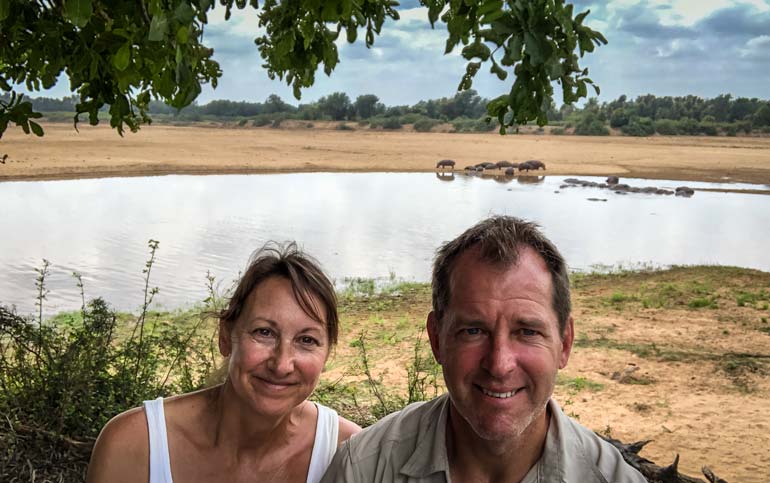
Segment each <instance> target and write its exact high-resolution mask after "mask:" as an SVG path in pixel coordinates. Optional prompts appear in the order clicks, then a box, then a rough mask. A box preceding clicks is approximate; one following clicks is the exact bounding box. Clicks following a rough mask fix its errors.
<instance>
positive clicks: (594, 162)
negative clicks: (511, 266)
mask: <svg viewBox="0 0 770 483" xmlns="http://www.w3.org/2000/svg"><path fill="white" fill-rule="evenodd" d="M44 128H45V130H46V134H45V136H44V137H42V138H35V137H31V136H25V135H24V134H23V133H21V132H16V131H11V132H9V133H7V134H6V136H5V137H4V139H3V150H2V151H3V152H4V153H8V154H9V159H8V160H7V161H6V163H5V164H3V165H0V182H2V181H42V180H63V179H80V178H104V177H137V176H165V175H175V174H179V175H217V174H281V173H308V172H346V173H348V172H350V173H369V172H399V173H402V172H419V173H431V172H435V163H436V161H438V160H439V159H442V158H448V159H455V160H456V161H457V165H456V169H455V173H456V174H462V172H463V167H464V166H466V165H471V164H478V163H480V162H483V161H493V162H494V161H499V160H501V159H507V160H510V161H512V162H522V161H524V160H526V159H540V160H542V161H543V162H544V163H545V164H546V166H547V170H546V171H537V172H532V173H530V174H532V175H546V176H549V175H557V176H609V175H615V176H619V177H621V178H641V179H649V180H674V181H682V182H687V181H700V182H719V183H750V184H758V185H767V186H768V187H770V138H767V137H730V138H726V137H712V138H709V137H688V136H676V137H665V136H653V137H650V138H633V137H626V136H607V137H584V136H556V135H535V134H509V135H506V136H500V135H499V134H496V133H483V134H468V133H456V134H453V133H418V132H413V131H406V130H404V131H392V132H385V131H373V130H355V131H338V130H334V129H331V128H329V129H326V128H323V127H316V128H310V129H302V128H291V127H289V128H285V129H284V128H281V129H271V128H235V127H230V128H222V127H211V126H188V127H177V126H168V125H153V126H145V127H143V128H142V129H141V130H140V131H139V132H138V133H136V134H134V133H126V134H125V136H124V137H122V138H121V137H120V136H118V135H117V133H116V132H114V131H113V130H112V129H111V128H109V127H108V126H106V125H104V124H102V125H99V126H96V127H92V126H83V127H81V128H80V131H79V132H78V131H75V130H74V129H73V128H72V126H71V125H69V124H59V123H48V124H45V125H44ZM742 191H743V190H741V192H742ZM758 191H761V192H763V193H762V194H766V193H764V191H765V190H761V189H760V190H758Z"/></svg>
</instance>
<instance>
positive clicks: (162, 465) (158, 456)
mask: <svg viewBox="0 0 770 483" xmlns="http://www.w3.org/2000/svg"><path fill="white" fill-rule="evenodd" d="M144 413H145V414H146V415H147V429H148V431H149V435H150V482H149V483H173V480H172V479H171V460H170V459H169V455H168V435H167V434H166V413H165V412H164V411H163V398H162V397H159V398H158V399H155V400H153V401H145V402H144Z"/></svg>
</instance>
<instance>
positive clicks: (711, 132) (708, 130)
mask: <svg viewBox="0 0 770 483" xmlns="http://www.w3.org/2000/svg"><path fill="white" fill-rule="evenodd" d="M698 130H699V131H700V132H701V133H703V134H705V135H706V136H717V135H718V134H719V130H718V129H717V125H716V123H715V122H711V121H701V123H700V125H699V126H698Z"/></svg>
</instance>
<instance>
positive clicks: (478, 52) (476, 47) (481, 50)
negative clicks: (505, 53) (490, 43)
mask: <svg viewBox="0 0 770 483" xmlns="http://www.w3.org/2000/svg"><path fill="white" fill-rule="evenodd" d="M491 53H492V52H491V51H490V50H489V47H487V46H486V45H484V44H483V43H481V42H474V43H472V44H470V45H468V46H466V47H464V48H463V50H462V56H463V58H464V59H466V60H471V59H473V58H479V59H481V60H487V59H488V58H489V55H490V54H491Z"/></svg>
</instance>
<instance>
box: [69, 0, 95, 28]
mask: <svg viewBox="0 0 770 483" xmlns="http://www.w3.org/2000/svg"><path fill="white" fill-rule="evenodd" d="M92 13H93V7H92V5H91V0H65V2H64V16H65V18H66V19H67V20H69V21H70V22H72V23H73V24H74V25H76V26H77V27H80V28H83V27H85V26H86V24H87V23H88V21H89V20H90V19H91V14H92Z"/></svg>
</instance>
